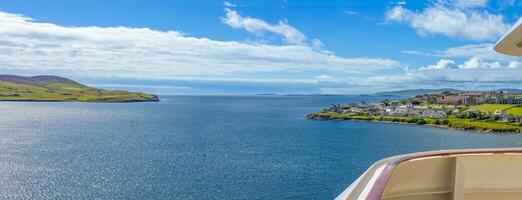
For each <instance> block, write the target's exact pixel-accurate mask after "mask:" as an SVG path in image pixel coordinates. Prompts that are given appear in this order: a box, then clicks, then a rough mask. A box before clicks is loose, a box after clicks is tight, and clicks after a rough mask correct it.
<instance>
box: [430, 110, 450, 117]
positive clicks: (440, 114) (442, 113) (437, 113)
mask: <svg viewBox="0 0 522 200" xmlns="http://www.w3.org/2000/svg"><path fill="white" fill-rule="evenodd" d="M446 116H447V115H446V112H444V111H437V112H435V115H434V116H433V117H434V118H446Z"/></svg>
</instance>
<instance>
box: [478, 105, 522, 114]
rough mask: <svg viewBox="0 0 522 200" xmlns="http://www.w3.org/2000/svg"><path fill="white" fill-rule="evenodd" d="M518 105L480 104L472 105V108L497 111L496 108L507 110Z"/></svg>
mask: <svg viewBox="0 0 522 200" xmlns="http://www.w3.org/2000/svg"><path fill="white" fill-rule="evenodd" d="M514 106H516V105H513V104H483V105H478V106H471V108H474V109H477V110H480V111H482V112H491V113H492V112H495V110H506V109H509V108H511V107H514Z"/></svg>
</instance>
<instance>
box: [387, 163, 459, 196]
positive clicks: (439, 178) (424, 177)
mask: <svg viewBox="0 0 522 200" xmlns="http://www.w3.org/2000/svg"><path fill="white" fill-rule="evenodd" d="M453 166H454V164H453V162H452V158H435V159H422V160H413V161H407V162H404V163H401V164H400V165H399V166H397V167H396V168H395V170H394V171H393V173H392V176H391V177H390V179H389V181H388V183H387V185H386V188H385V190H384V193H383V194H382V199H387V198H388V197H394V196H403V195H408V194H411V195H415V194H422V193H449V192H450V191H451V190H452V189H451V188H450V184H449V183H450V178H451V173H452V172H451V171H452V170H453Z"/></svg>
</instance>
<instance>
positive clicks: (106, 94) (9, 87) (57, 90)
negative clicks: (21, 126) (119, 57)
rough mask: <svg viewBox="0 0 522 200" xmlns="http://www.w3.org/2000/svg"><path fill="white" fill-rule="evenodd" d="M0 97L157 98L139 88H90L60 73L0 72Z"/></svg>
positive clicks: (97, 100)
mask: <svg viewBox="0 0 522 200" xmlns="http://www.w3.org/2000/svg"><path fill="white" fill-rule="evenodd" d="M0 101H52V102H65V101H78V102H141V101H159V99H158V96H156V95H152V94H146V93H141V92H128V91H120V90H104V89H98V88H93V87H89V86H86V85H83V84H80V83H78V82H76V81H73V80H70V79H67V78H63V77H59V76H49V75H45V76H32V77H25V76H16V75H0Z"/></svg>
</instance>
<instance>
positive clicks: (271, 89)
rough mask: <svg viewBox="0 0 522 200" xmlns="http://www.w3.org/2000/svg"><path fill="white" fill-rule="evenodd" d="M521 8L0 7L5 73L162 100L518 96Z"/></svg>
mask: <svg viewBox="0 0 522 200" xmlns="http://www.w3.org/2000/svg"><path fill="white" fill-rule="evenodd" d="M521 11H522V1H518V0H499V1H488V0H446V1H443V0H439V1H436V0H432V1H418V0H416V1H412V0H411V1H408V0H399V1H395V0H393V1H389V0H374V1H367V0H353V1H337V0H330V1H307V0H281V1H277V0H271V1H268V0H229V1H218V0H216V1H210V0H207V1H201V0H191V1H161V0H155V1H146V0H131V1H128V0H114V1H104V0H77V1H65V0H63V1H62V0H53V1H50V0H38V1H31V2H29V1H19V0H0V73H3V74H18V75H27V76H30V75H40V74H51V75H59V76H65V77H68V78H72V79H74V80H78V81H80V82H82V83H85V84H88V85H92V86H97V87H102V88H109V89H127V90H140V91H145V92H152V93H157V94H266V93H276V94H367V93H374V92H380V91H391V90H403V89H419V88H427V89H435V88H455V89H464V90H490V89H500V88H518V89H522V85H521V84H522V76H521V74H522V59H521V58H518V57H512V56H506V55H501V54H498V53H495V52H494V51H493V50H492V46H493V45H494V44H495V42H496V41H497V40H498V39H499V38H500V37H502V36H503V35H504V34H505V33H506V32H507V31H508V30H509V29H510V28H511V26H512V25H513V24H515V23H516V22H517V21H518V19H519V18H520V13H522V12H521Z"/></svg>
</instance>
